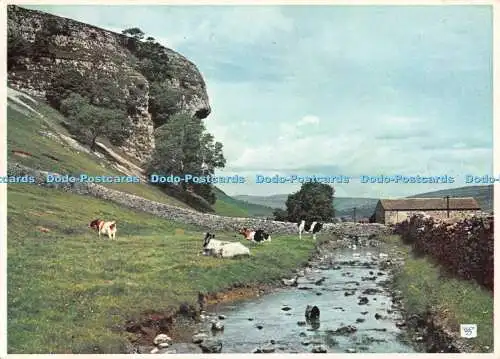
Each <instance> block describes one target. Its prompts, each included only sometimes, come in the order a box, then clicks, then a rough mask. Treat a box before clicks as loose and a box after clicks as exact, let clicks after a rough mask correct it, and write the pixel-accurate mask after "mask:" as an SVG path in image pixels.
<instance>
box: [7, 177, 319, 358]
mask: <svg viewBox="0 0 500 359" xmlns="http://www.w3.org/2000/svg"><path fill="white" fill-rule="evenodd" d="M97 217H99V218H104V219H110V220H111V219H113V220H117V225H118V233H117V240H116V241H110V240H107V239H106V240H105V239H101V240H98V239H97V235H96V234H95V233H94V232H92V231H90V230H89V229H88V228H87V226H88V223H89V222H90V221H91V220H92V219H95V218H97ZM41 227H43V228H46V229H48V230H49V232H42V231H40V230H39V228H41ZM178 229H182V230H183V231H179V230H178ZM176 230H177V231H176ZM203 233H204V229H203V228H198V227H194V226H189V225H185V224H182V223H174V222H170V221H166V220H164V219H162V218H158V217H154V216H151V215H149V214H146V213H142V212H135V211H132V210H129V209H124V208H121V207H119V206H118V205H116V204H113V203H109V202H105V201H102V200H98V199H95V198H92V197H85V196H78V195H75V194H71V193H66V192H61V191H58V190H55V189H47V188H41V187H38V186H35V185H17V184H16V185H8V318H9V321H8V350H9V353H12V354H14V353H16V354H36V353H120V352H123V350H124V345H125V342H126V338H127V337H126V334H125V333H124V332H123V331H121V330H118V329H116V328H120V327H121V326H122V325H123V324H124V323H125V322H126V320H127V319H129V318H131V317H136V316H140V315H141V314H142V313H143V312H144V311H148V310H153V311H160V312H162V311H165V310H167V309H169V308H171V307H176V308H177V307H178V306H179V304H181V303H182V302H188V303H195V302H196V299H197V294H198V292H200V291H202V292H215V291H220V290H223V289H225V288H228V287H231V286H232V285H233V284H234V283H242V284H253V283H262V284H264V283H266V282H271V281H274V280H277V279H280V278H281V277H282V276H285V275H287V274H288V273H289V271H290V270H291V269H293V268H296V267H297V266H298V265H300V264H302V263H303V262H304V260H305V259H306V258H307V257H308V255H309V254H310V253H311V250H312V249H313V247H314V243H313V241H307V240H306V241H304V240H302V241H299V240H298V238H297V237H296V236H283V237H280V236H277V237H273V241H272V242H269V243H266V244H265V245H258V246H252V247H251V251H252V256H251V257H250V258H243V259H239V260H230V259H229V260H221V259H217V258H210V257H199V256H197V254H198V253H199V252H200V250H201V247H202V240H203ZM218 237H220V239H223V240H238V239H236V238H235V237H234V234H233V233H220V234H219V233H218ZM283 242H286V245H283ZM245 244H247V243H245ZM247 245H248V244H247Z"/></svg>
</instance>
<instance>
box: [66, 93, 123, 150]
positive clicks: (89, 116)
mask: <svg viewBox="0 0 500 359" xmlns="http://www.w3.org/2000/svg"><path fill="white" fill-rule="evenodd" d="M61 112H62V113H63V114H64V115H65V116H66V117H67V118H68V120H69V124H68V128H69V130H70V132H71V133H72V134H73V135H76V136H78V137H79V140H80V141H82V142H84V143H86V144H88V145H90V148H91V150H94V149H95V145H96V140H97V137H99V136H105V137H107V138H108V139H109V140H110V142H111V143H113V144H115V145H116V144H118V145H119V144H121V143H122V142H123V140H124V139H126V138H127V136H128V135H129V132H128V128H127V117H126V114H125V113H124V112H122V111H120V110H117V109H109V108H104V107H98V106H94V105H92V104H90V103H89V101H88V99H86V98H84V97H83V96H81V95H79V94H76V93H72V94H70V95H69V96H68V98H66V99H65V100H63V101H62V102H61Z"/></svg>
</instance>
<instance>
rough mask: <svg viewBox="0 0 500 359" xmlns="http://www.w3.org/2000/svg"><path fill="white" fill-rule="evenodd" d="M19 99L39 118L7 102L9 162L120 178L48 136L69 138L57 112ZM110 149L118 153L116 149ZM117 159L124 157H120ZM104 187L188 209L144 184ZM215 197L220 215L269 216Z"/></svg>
mask: <svg viewBox="0 0 500 359" xmlns="http://www.w3.org/2000/svg"><path fill="white" fill-rule="evenodd" d="M21 99H22V101H23V102H24V103H25V104H27V105H28V106H30V107H31V108H33V109H34V110H35V111H37V112H38V113H39V114H41V115H42V116H43V117H41V116H40V115H38V114H36V113H35V112H33V111H30V110H29V109H27V108H26V107H24V106H22V105H20V104H18V103H16V102H15V101H13V100H12V99H8V107H7V148H8V160H9V161H16V162H19V163H22V164H24V165H27V166H30V167H33V168H37V169H41V170H45V171H54V172H59V173H72V174H80V173H86V174H89V175H123V174H122V173H120V172H119V171H118V170H115V169H114V168H113V167H112V163H111V162H109V161H108V160H105V159H102V158H99V157H97V156H96V155H94V154H88V153H85V152H78V151H77V150H75V149H73V148H72V147H70V146H68V145H63V144H61V143H59V142H58V141H57V139H55V138H54V137H51V135H50V134H51V133H52V134H63V135H66V136H69V133H68V132H67V130H66V129H65V128H64V127H63V126H62V124H63V123H64V122H65V119H64V117H63V116H62V115H61V114H60V113H59V112H58V111H56V110H54V109H53V108H51V107H50V106H48V105H46V104H45V103H43V101H36V102H33V101H32V100H30V99H28V98H27V97H24V96H23V97H22V98H21ZM47 133H49V135H47ZM106 145H108V146H109V147H111V148H112V146H110V145H109V143H108V142H106ZM112 149H113V150H114V151H115V152H118V153H119V151H117V150H116V149H114V148H112ZM12 151H24V152H28V153H30V154H32V156H19V155H17V154H14V153H13V152H12ZM120 155H122V156H124V157H126V155H123V154H122V153H120ZM106 186H107V187H110V188H113V189H116V190H120V191H123V192H127V193H131V194H135V195H138V196H141V197H144V198H146V199H150V200H154V201H157V202H162V203H166V204H171V205H175V206H178V207H188V205H186V204H185V203H183V202H181V201H180V200H177V199H175V198H174V197H171V196H168V195H167V194H165V193H164V192H163V191H161V190H160V189H159V188H158V187H155V186H152V185H150V184H147V183H140V184H135V183H131V184H106ZM221 193H222V194H221ZM217 195H218V196H217V202H216V203H215V205H214V209H215V211H216V213H217V214H220V215H224V216H235V217H247V216H261V215H262V213H271V212H272V210H271V209H266V208H264V207H262V206H256V205H248V204H245V203H244V202H242V201H238V200H234V199H232V198H231V197H229V196H227V195H225V194H224V193H223V192H222V191H217ZM266 211H267V212H266ZM264 215H265V214H264Z"/></svg>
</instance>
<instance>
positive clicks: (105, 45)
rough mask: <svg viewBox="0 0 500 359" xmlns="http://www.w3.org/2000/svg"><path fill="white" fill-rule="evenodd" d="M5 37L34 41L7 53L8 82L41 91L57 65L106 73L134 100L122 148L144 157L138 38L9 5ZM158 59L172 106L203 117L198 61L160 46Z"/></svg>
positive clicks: (148, 136) (148, 132)
mask: <svg viewBox="0 0 500 359" xmlns="http://www.w3.org/2000/svg"><path fill="white" fill-rule="evenodd" d="M8 35H9V38H10V37H13V38H16V39H23V40H24V41H26V42H28V43H30V44H32V45H33V47H32V50H31V51H27V52H25V53H24V55H21V56H16V57H15V58H12V57H9V62H10V63H9V71H8V85H9V86H11V87H12V88H14V89H17V90H21V91H24V92H26V93H28V94H30V95H33V96H38V97H44V96H45V94H46V91H47V89H49V88H50V85H51V79H52V77H53V75H54V74H55V73H56V71H60V70H62V69H72V70H73V69H74V70H77V71H78V72H80V74H82V75H84V76H85V77H90V78H95V77H96V76H98V75H97V74H99V76H102V74H105V76H106V77H108V78H110V79H113V80H114V81H115V83H116V85H117V86H118V87H119V90H120V91H121V93H122V94H123V101H124V103H125V102H126V103H128V104H133V107H134V110H133V111H130V114H129V127H130V131H129V133H130V137H129V138H128V140H127V141H126V142H125V143H124V144H123V145H122V146H121V147H122V148H121V149H122V150H123V151H124V152H126V153H128V154H130V155H131V156H133V157H135V158H136V159H138V160H139V161H140V162H143V163H144V162H145V161H147V160H148V159H149V158H150V155H151V153H152V151H153V149H154V146H155V144H154V124H153V121H152V119H151V115H150V114H149V110H148V101H149V82H148V80H147V79H146V78H145V76H143V74H141V73H140V72H139V71H138V70H137V68H136V64H137V60H138V59H137V57H136V56H135V54H134V49H135V48H137V46H136V45H137V42H138V40H135V39H132V38H129V37H127V36H125V35H122V34H118V33H114V32H111V31H108V30H104V29H101V28H97V27H94V26H91V25H88V24H84V23H81V22H78V21H74V20H71V19H66V18H62V17H59V16H54V15H50V14H47V13H43V12H40V11H35V10H28V9H24V8H21V7H19V6H15V5H9V6H8ZM158 56H160V61H161V62H162V63H163V62H164V64H165V67H166V68H167V69H169V74H170V75H169V76H170V78H169V80H168V81H166V82H165V83H166V87H167V88H168V89H169V90H172V91H174V92H175V93H177V94H179V96H178V98H179V100H178V103H176V104H175V106H174V107H175V108H174V112H175V111H181V110H183V111H188V112H189V113H191V114H192V115H196V116H197V117H198V118H200V119H202V118H205V117H207V116H208V115H209V114H210V111H211V109H210V105H209V100H208V95H207V92H206V86H205V82H204V80H203V77H202V76H201V74H200V72H199V70H198V69H197V67H196V66H195V65H194V64H193V63H192V62H190V61H189V60H187V59H186V58H185V57H184V56H182V55H180V54H178V53H176V52H175V51H173V50H170V49H167V48H162V51H161V53H160V55H158Z"/></svg>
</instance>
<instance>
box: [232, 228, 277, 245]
mask: <svg viewBox="0 0 500 359" xmlns="http://www.w3.org/2000/svg"><path fill="white" fill-rule="evenodd" d="M239 233H240V234H242V235H243V236H245V239H246V240H247V241H251V242H257V243H262V242H266V241H267V242H271V235H270V234H269V233H267V232H265V231H264V230H263V229H257V230H256V231H252V230H251V229H248V228H246V227H244V228H242V229H241V230H240V232H239Z"/></svg>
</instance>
